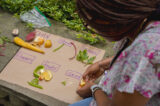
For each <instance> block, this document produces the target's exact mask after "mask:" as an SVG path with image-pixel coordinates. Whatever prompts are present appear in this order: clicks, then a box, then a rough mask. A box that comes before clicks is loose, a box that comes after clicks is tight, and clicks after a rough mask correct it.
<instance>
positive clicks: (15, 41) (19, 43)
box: [14, 37, 44, 53]
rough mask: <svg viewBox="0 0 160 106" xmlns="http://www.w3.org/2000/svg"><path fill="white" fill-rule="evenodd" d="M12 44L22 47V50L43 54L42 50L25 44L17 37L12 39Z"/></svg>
mask: <svg viewBox="0 0 160 106" xmlns="http://www.w3.org/2000/svg"><path fill="white" fill-rule="evenodd" d="M14 43H16V44H17V45H19V46H22V47H24V48H27V49H30V50H33V51H36V52H39V53H44V51H43V50H41V49H39V48H37V47H35V46H33V45H31V44H29V43H27V42H25V41H24V40H22V39H21V38H19V37H15V38H14Z"/></svg>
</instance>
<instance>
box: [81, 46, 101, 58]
mask: <svg viewBox="0 0 160 106" xmlns="http://www.w3.org/2000/svg"><path fill="white" fill-rule="evenodd" d="M85 49H86V50H87V52H88V53H90V54H93V55H95V56H97V55H98V54H99V53H100V50H98V49H90V48H87V47H84V46H82V47H81V50H85Z"/></svg>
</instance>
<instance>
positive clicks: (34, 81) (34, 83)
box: [28, 78, 43, 89]
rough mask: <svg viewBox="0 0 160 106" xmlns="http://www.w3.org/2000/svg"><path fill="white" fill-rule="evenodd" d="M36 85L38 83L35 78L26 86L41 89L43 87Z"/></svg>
mask: <svg viewBox="0 0 160 106" xmlns="http://www.w3.org/2000/svg"><path fill="white" fill-rule="evenodd" d="M38 83H39V79H38V78H35V79H33V80H32V81H31V82H28V84H29V85H31V86H33V87H36V88H40V89H43V87H42V86H41V85H38Z"/></svg>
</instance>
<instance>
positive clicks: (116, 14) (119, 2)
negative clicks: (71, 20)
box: [77, 0, 160, 40]
mask: <svg viewBox="0 0 160 106" xmlns="http://www.w3.org/2000/svg"><path fill="white" fill-rule="evenodd" d="M159 2H160V0H77V9H78V13H79V15H80V16H81V17H82V18H83V19H84V21H85V22H86V23H87V24H88V25H89V26H91V27H93V28H95V29H96V30H97V31H98V32H100V34H102V33H106V34H105V35H103V34H102V36H104V37H106V38H108V39H112V38H113V39H115V40H119V39H121V38H123V37H124V36H127V35H133V33H135V32H136V31H137V30H138V29H139V27H140V26H141V23H142V22H143V20H144V19H145V18H147V19H148V22H149V21H151V20H159V19H160V15H159V14H160V9H158V7H160V6H159V5H158V4H160V3H159ZM158 13H159V14H158Z"/></svg>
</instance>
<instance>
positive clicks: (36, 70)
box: [33, 65, 44, 78]
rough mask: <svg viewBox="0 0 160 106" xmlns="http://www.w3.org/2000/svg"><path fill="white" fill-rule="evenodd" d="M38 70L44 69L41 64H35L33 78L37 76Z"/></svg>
mask: <svg viewBox="0 0 160 106" xmlns="http://www.w3.org/2000/svg"><path fill="white" fill-rule="evenodd" d="M40 70H44V66H42V65H40V66H37V68H36V69H35V70H34V72H33V75H34V77H35V78H39V76H40V75H39V74H38V72H39V71H40Z"/></svg>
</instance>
